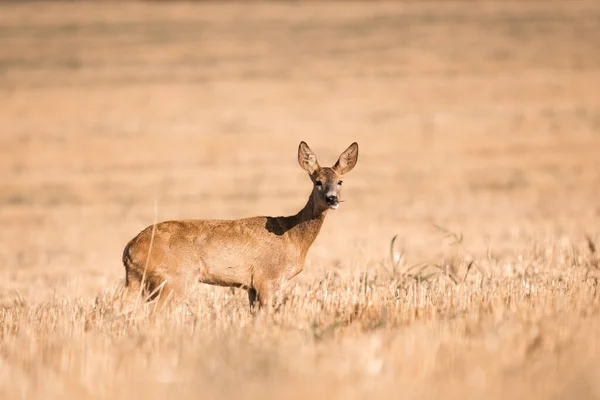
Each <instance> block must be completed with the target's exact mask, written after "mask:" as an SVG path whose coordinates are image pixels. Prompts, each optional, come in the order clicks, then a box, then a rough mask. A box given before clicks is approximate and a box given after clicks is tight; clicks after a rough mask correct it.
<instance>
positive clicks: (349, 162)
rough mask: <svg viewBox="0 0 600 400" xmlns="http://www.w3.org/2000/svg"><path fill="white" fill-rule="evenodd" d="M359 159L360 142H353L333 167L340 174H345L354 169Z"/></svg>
mask: <svg viewBox="0 0 600 400" xmlns="http://www.w3.org/2000/svg"><path fill="white" fill-rule="evenodd" d="M357 161H358V143H356V142H354V143H352V144H351V145H350V146H349V147H348V148H347V149H346V150H344V152H343V153H342V155H340V158H339V159H338V160H337V162H336V163H335V165H334V166H333V169H334V170H335V172H337V173H338V174H340V175H344V174H346V173H348V172H350V171H351V170H352V168H354V166H355V165H356V162H357Z"/></svg>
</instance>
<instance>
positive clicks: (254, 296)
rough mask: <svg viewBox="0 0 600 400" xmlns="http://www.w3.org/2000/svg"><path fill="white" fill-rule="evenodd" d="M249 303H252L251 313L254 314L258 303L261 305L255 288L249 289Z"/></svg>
mask: <svg viewBox="0 0 600 400" xmlns="http://www.w3.org/2000/svg"><path fill="white" fill-rule="evenodd" d="M248 302H249V303H250V311H252V312H254V310H255V309H256V306H257V303H259V297H258V292H257V291H256V289H254V288H249V289H248Z"/></svg>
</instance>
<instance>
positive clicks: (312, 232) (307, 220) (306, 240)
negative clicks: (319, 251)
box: [289, 192, 328, 253]
mask: <svg viewBox="0 0 600 400" xmlns="http://www.w3.org/2000/svg"><path fill="white" fill-rule="evenodd" d="M327 210H328V209H327V208H323V207H321V206H319V205H318V203H317V202H316V201H315V198H314V193H313V192H311V194H310V197H309V198H308V202H307V203H306V205H305V206H304V208H303V209H302V210H300V212H298V214H296V215H294V216H291V217H289V219H290V222H291V224H290V225H291V226H293V228H292V229H290V235H291V236H292V237H293V238H294V239H296V241H297V242H298V244H299V247H301V248H302V250H303V252H304V253H306V251H308V248H309V247H310V246H311V245H312V244H313V242H314V241H315V239H316V238H317V236H318V235H319V232H320V231H321V226H323V221H324V220H325V216H326V215H327Z"/></svg>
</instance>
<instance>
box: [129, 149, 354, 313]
mask: <svg viewBox="0 0 600 400" xmlns="http://www.w3.org/2000/svg"><path fill="white" fill-rule="evenodd" d="M357 160H358V144H356V143H352V145H350V147H348V149H346V150H345V151H344V152H343V153H342V155H341V156H340V158H339V159H338V161H337V162H336V164H335V165H334V166H333V167H331V168H329V167H321V166H319V164H318V162H317V157H316V156H315V154H314V153H313V152H312V150H310V148H309V147H308V145H307V144H306V143H305V142H301V143H300V146H299V147H298V163H299V164H300V166H301V167H302V168H304V169H305V170H306V171H307V172H308V174H309V176H310V178H311V180H312V182H313V190H312V192H311V194H310V196H309V198H308V202H307V203H306V205H305V206H304V208H303V209H302V210H300V211H299V212H298V213H297V214H296V215H292V216H289V217H264V216H260V217H252V218H244V219H238V220H185V221H165V222H161V223H159V224H156V225H151V226H148V227H147V228H146V229H144V230H143V231H142V232H140V233H139V234H138V235H137V236H136V237H135V238H133V239H132V240H131V241H130V242H129V243H128V244H127V246H125V250H124V251H123V264H124V265H125V273H126V276H125V285H126V287H127V289H128V291H129V292H130V293H133V294H136V293H140V292H143V293H145V294H146V295H152V294H153V293H154V294H155V295H156V296H153V297H159V302H160V303H162V302H164V300H166V299H167V298H168V297H169V296H170V295H171V294H173V295H176V296H177V295H182V294H184V293H185V290H186V288H187V287H188V285H189V284H193V283H196V282H201V283H206V284H211V285H218V286H229V287H239V288H243V289H245V290H247V291H248V299H249V301H250V306H251V307H252V306H253V305H254V303H255V302H256V301H258V303H259V305H260V306H261V307H262V306H265V305H267V304H271V301H272V299H273V296H274V295H275V294H276V293H277V291H278V289H279V288H280V287H281V285H282V284H283V283H285V282H286V281H288V280H290V279H291V278H293V277H294V276H296V275H297V274H298V273H300V272H301V271H302V269H303V267H304V260H305V258H306V254H307V252H308V249H309V248H310V246H311V245H312V243H313V242H314V240H315V239H316V237H317V235H318V234H319V231H320V229H321V226H322V224H323V221H324V219H325V216H326V215H327V211H328V209H329V208H337V204H338V203H337V201H338V200H337V199H338V198H339V195H340V191H341V180H340V177H341V176H342V175H343V174H345V173H347V172H349V171H350V170H351V169H352V168H354V166H355V165H356V162H357ZM327 196H330V199H329V203H328V199H327ZM330 203H334V204H330Z"/></svg>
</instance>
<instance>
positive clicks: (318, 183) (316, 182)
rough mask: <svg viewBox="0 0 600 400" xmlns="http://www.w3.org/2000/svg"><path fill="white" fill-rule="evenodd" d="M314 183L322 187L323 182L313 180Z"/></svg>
mask: <svg viewBox="0 0 600 400" xmlns="http://www.w3.org/2000/svg"><path fill="white" fill-rule="evenodd" d="M315 185H316V186H317V187H323V182H321V181H315Z"/></svg>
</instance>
